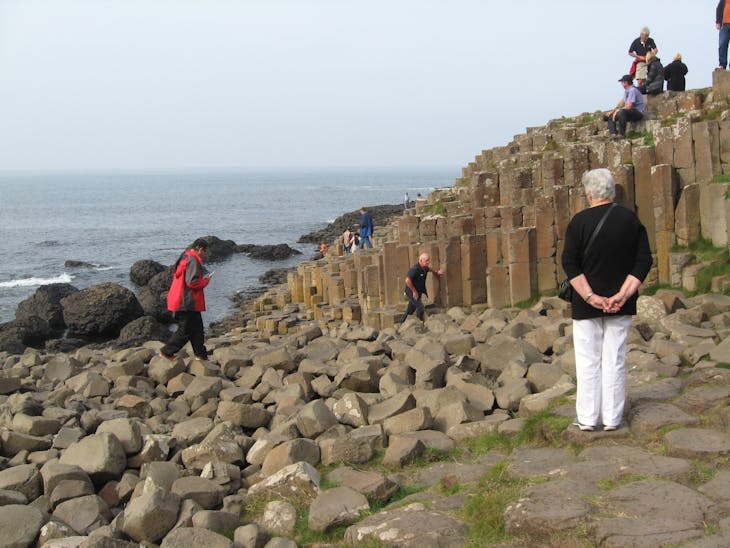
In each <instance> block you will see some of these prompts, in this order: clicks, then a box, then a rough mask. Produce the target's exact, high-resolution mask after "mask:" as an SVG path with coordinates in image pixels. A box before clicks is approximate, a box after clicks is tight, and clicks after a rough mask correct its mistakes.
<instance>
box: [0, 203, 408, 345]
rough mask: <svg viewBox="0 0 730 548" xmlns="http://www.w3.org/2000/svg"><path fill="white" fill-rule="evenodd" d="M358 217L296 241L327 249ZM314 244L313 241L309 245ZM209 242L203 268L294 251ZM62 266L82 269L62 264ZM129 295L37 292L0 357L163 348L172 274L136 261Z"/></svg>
mask: <svg viewBox="0 0 730 548" xmlns="http://www.w3.org/2000/svg"><path fill="white" fill-rule="evenodd" d="M369 210H370V211H372V215H373V217H374V218H375V219H376V222H377V223H383V224H385V223H387V222H388V221H389V220H390V219H391V218H392V216H393V215H395V214H401V213H402V212H403V206H400V205H396V206H394V205H381V206H373V207H372V208H369ZM358 217H359V213H358V212H357V211H354V212H349V213H345V214H343V215H342V216H340V217H338V218H337V219H336V220H335V221H334V222H333V223H330V224H329V225H327V226H326V227H325V228H323V229H321V230H318V231H315V232H312V233H310V234H305V235H303V236H301V238H300V240H299V241H300V242H306V241H313V242H316V243H319V241H322V240H323V241H327V242H330V243H331V242H333V241H334V240H336V239H337V237H338V236H339V234H340V233H341V229H340V227H341V226H343V224H345V223H347V224H351V223H352V222H353V218H354V219H357V218H358ZM313 238H314V240H312V239H313ZM204 239H206V240H207V241H208V246H209V247H208V257H207V260H208V263H211V264H214V263H216V262H219V261H223V260H225V259H226V258H228V257H229V256H231V255H233V254H234V253H244V254H246V255H248V256H249V257H251V258H253V259H261V260H267V261H278V260H282V259H287V258H289V257H291V256H293V255H300V254H301V252H300V251H299V250H297V249H294V248H292V247H290V246H289V245H288V244H286V243H281V244H273V245H254V244H236V242H234V241H232V240H222V239H220V238H218V237H216V236H205V237H204ZM66 264H67V266H68V265H70V266H74V267H75V266H83V265H84V264H89V263H81V262H78V261H67V263H66ZM288 271H289V270H288V269H272V270H269V271H268V272H266V273H265V274H264V275H263V276H261V277H260V278H259V281H260V283H261V285H260V286H259V287H254V288H250V289H248V290H247V291H244V292H241V293H239V294H237V295H232V296H231V299H232V300H233V302H234V303H235V305H236V306H237V307H238V308H239V309H242V308H246V306H248V304H249V303H250V301H251V300H252V299H254V298H256V297H258V296H259V295H261V294H262V293H263V292H264V291H265V290H266V289H267V288H269V287H271V286H273V285H277V284H280V283H284V282H285V281H286V274H287V272H288ZM129 277H130V281H131V282H132V283H133V284H134V285H135V287H136V291H134V292H133V291H131V290H129V289H127V288H125V287H123V286H121V285H119V284H115V283H104V284H98V285H95V286H91V287H88V288H86V289H83V290H81V291H79V290H78V289H77V288H76V287H74V286H72V285H71V284H65V283H59V284H50V285H46V286H42V287H40V288H39V289H38V290H37V291H36V292H35V293H34V294H33V295H32V296H31V297H29V298H28V299H26V300H24V301H22V302H21V303H20V304H19V305H18V308H17V310H16V315H15V319H14V320H12V321H10V322H6V323H3V324H0V351H3V350H4V351H8V352H14V353H22V352H23V351H24V350H25V348H26V347H31V348H43V347H44V346H47V347H48V348H50V349H56V350H58V349H64V350H68V351H70V350H73V349H75V348H78V347H81V346H83V345H85V344H90V343H98V344H102V345H103V344H109V345H111V346H115V347H117V348H125V347H129V346H134V345H135V344H139V343H142V342H144V341H147V340H159V341H164V340H165V339H166V338H167V337H168V336H169V330H168V328H167V325H168V324H170V323H172V321H173V318H172V316H171V315H170V313H169V312H168V311H167V305H166V302H165V295H166V292H167V290H168V288H169V286H170V282H171V279H172V271H171V267H169V266H165V265H162V264H160V263H158V262H156V261H153V260H140V261H137V262H135V263H134V264H133V265H132V266H131V268H130V273H129ZM240 316H241V314H240V313H239V312H234V313H233V314H231V315H229V316H228V317H226V318H223V319H222V320H220V321H218V322H215V323H214V324H212V325H211V331H212V332H213V333H214V334H216V333H221V332H222V330H223V329H225V328H226V326H231V325H235V322H236V321H238V320H239V319H240Z"/></svg>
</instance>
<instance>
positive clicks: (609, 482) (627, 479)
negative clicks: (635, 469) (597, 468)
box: [598, 474, 649, 491]
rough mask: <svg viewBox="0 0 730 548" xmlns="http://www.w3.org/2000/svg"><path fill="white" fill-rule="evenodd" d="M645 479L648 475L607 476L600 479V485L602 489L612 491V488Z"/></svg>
mask: <svg viewBox="0 0 730 548" xmlns="http://www.w3.org/2000/svg"><path fill="white" fill-rule="evenodd" d="M645 479H649V478H648V477H647V476H637V475H633V474H630V475H627V476H620V477H618V478H605V479H602V480H599V481H598V487H599V488H600V489H601V491H611V490H612V489H616V487H621V486H622V485H626V484H627V483H635V482H637V481H644V480H645Z"/></svg>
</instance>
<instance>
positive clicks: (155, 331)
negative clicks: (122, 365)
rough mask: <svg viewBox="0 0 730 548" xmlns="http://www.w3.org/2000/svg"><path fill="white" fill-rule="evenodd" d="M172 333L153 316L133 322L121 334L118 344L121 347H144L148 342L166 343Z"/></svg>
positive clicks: (143, 317)
mask: <svg viewBox="0 0 730 548" xmlns="http://www.w3.org/2000/svg"><path fill="white" fill-rule="evenodd" d="M169 336H170V331H169V330H168V329H167V327H166V326H164V325H162V324H161V323H160V322H158V321H157V320H156V319H155V318H153V317H151V316H142V317H141V318H137V319H136V320H132V321H131V322H129V323H128V324H127V325H125V326H124V327H123V328H122V330H121V331H120V332H119V337H118V338H117V344H119V345H120V346H134V345H142V344H144V343H145V342H147V341H166V340H167V339H168V337H169Z"/></svg>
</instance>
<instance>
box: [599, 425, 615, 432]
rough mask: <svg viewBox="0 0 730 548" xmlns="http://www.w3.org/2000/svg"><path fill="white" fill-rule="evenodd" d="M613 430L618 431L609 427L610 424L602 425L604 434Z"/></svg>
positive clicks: (613, 427)
mask: <svg viewBox="0 0 730 548" xmlns="http://www.w3.org/2000/svg"><path fill="white" fill-rule="evenodd" d="M614 430H618V426H611V425H610V424H604V425H603V431H604V432H613V431H614Z"/></svg>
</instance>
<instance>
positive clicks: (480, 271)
mask: <svg viewBox="0 0 730 548" xmlns="http://www.w3.org/2000/svg"><path fill="white" fill-rule="evenodd" d="M486 272H487V238H486V236H484V235H479V236H475V235H471V234H467V235H465V236H462V237H461V277H462V297H463V304H465V305H472V304H477V303H485V302H487V274H486Z"/></svg>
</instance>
